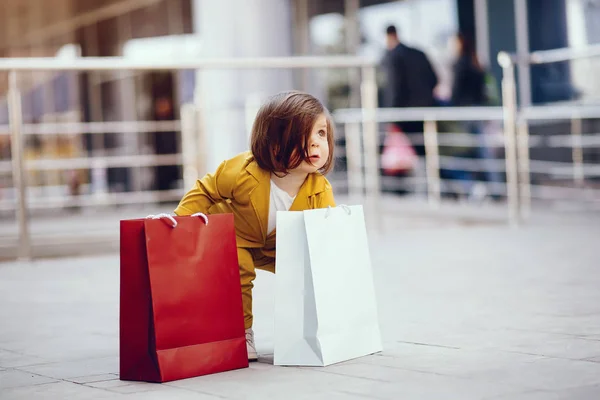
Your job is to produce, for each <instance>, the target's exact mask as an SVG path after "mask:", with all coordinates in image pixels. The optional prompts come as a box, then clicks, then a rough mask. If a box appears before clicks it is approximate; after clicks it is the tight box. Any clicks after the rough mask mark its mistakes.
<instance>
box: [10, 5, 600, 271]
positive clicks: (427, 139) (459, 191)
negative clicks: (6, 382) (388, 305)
mask: <svg viewBox="0 0 600 400" xmlns="http://www.w3.org/2000/svg"><path fill="white" fill-rule="evenodd" d="M0 5H1V7H0V57H2V59H0V228H1V229H0V238H1V240H0V259H11V258H14V257H17V256H19V255H20V256H23V257H30V256H32V255H54V254H72V253H76V252H78V251H79V252H81V251H83V249H85V248H88V249H89V248H90V246H92V245H93V246H96V245H98V243H101V242H102V243H109V244H111V245H112V246H113V247H114V246H115V243H116V239H118V238H116V234H115V233H116V232H117V229H118V228H117V225H116V222H115V221H118V220H119V219H122V218H125V217H144V216H145V215H146V214H147V213H151V212H155V211H157V210H160V211H162V212H171V211H172V209H173V208H174V206H175V205H176V203H177V201H178V200H179V199H180V198H181V197H182V195H183V194H184V193H185V192H186V191H187V190H188V189H189V188H190V187H191V185H192V183H193V181H194V179H196V178H198V177H199V176H201V175H203V174H204V173H206V172H209V171H212V170H213V169H214V168H215V167H216V166H217V165H218V163H219V162H220V161H221V160H223V159H225V158H228V157H231V156H233V155H235V154H236V153H238V152H241V151H244V150H246V149H247V147H248V135H249V130H250V126H251V123H252V119H253V117H254V114H255V112H256V110H257V108H258V107H259V105H260V104H261V102H262V101H263V100H264V99H265V98H266V97H267V96H269V95H271V94H274V93H276V92H278V91H281V90H288V89H299V90H304V91H308V92H310V93H312V94H314V95H316V96H317V97H319V98H321V99H322V100H323V101H324V103H325V104H326V105H327V107H328V108H329V109H330V110H331V112H332V114H333V116H334V119H335V121H336V157H337V159H336V167H335V170H334V171H333V172H332V173H331V175H330V176H329V178H330V180H331V181H332V183H333V185H334V186H335V190H336V192H337V194H338V196H339V197H340V198H341V199H345V198H346V196H348V198H349V199H350V200H352V201H356V202H363V201H365V202H367V203H369V202H370V203H369V204H372V205H374V207H377V204H378V203H377V202H378V201H379V198H380V197H382V196H383V197H384V198H385V199H386V204H392V203H393V204H405V203H406V202H409V203H410V204H416V205H418V206H420V205H423V206H427V207H431V208H432V209H439V208H440V206H441V205H442V204H444V205H445V204H454V205H460V206H461V207H466V208H468V209H469V210H472V211H473V212H475V213H477V212H481V215H486V213H488V214H490V213H494V212H497V213H498V215H502V218H506V219H507V221H508V222H511V223H512V224H519V223H522V222H523V221H525V220H526V219H527V218H528V216H529V215H530V214H531V212H532V211H533V212H535V210H552V211H553V212H554V211H564V210H582V211H583V212H592V213H596V212H598V210H600V207H599V206H600V181H599V179H598V178H599V177H600V150H599V148H600V57H598V56H600V48H599V46H600V25H599V24H598V22H599V21H600V0H397V1H386V0H219V1H216V0H86V1H75V0H43V1H42V0H0ZM500 52H507V53H508V54H509V60H510V61H509V62H508V64H506V65H505V66H504V69H503V68H502V66H501V65H500V64H499V62H498V54H499V53H500ZM91 57H94V60H97V59H96V57H111V59H110V61H107V62H104V63H103V62H102V60H99V61H98V63H97V64H96V65H98V68H96V69H94V68H93V67H89V65H88V67H84V65H85V64H83V62H84V61H85V59H86V58H91ZM265 57H266V58H265ZM272 57H277V59H274V58H272ZM296 57H299V58H296ZM307 57H310V58H307ZM238 58H239V59H247V58H265V59H264V61H262V64H261V66H260V67H253V66H252V65H251V63H249V64H248V65H245V66H240V65H238V67H236V68H223V67H222V65H223V63H225V64H227V60H229V59H238ZM281 58H284V59H289V60H288V63H287V64H286V65H285V66H282V65H283V64H281ZM28 59H30V60H29V61H28ZM215 59H219V60H221V64H219V65H220V66H217V67H210V61H211V60H213V61H214V60H215ZM307 60H308V61H307ZM94 62H96V61H94ZM165 62H167V63H171V64H172V66H173V68H163V67H161V68H160V70H152V66H153V65H164V63H165ZM179 62H181V65H177V63H179ZM36 63H37V64H36ZM186 63H187V64H186ZM270 63H271V64H272V65H271V64H270ZM42 64H43V65H45V66H47V67H44V68H42V67H41V66H40V65H42ZM186 65H187V66H193V68H192V67H190V68H186ZM513 73H514V76H513ZM503 82H504V84H503ZM373 108H377V109H378V111H377V112H376V113H375V114H366V113H365V112H364V111H365V109H373ZM369 115H371V116H370V117H369ZM380 193H382V194H383V195H382V196H380ZM350 200H349V201H350ZM390 202H392V203H390ZM402 202H405V203H402ZM490 210H495V211H490ZM82 244H83V245H82Z"/></svg>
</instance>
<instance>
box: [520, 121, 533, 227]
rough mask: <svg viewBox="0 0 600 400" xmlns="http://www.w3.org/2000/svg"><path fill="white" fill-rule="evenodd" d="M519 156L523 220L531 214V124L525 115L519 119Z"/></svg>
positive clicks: (521, 215) (521, 214)
mask: <svg viewBox="0 0 600 400" xmlns="http://www.w3.org/2000/svg"><path fill="white" fill-rule="evenodd" d="M517 157H518V164H519V181H520V186H519V194H520V201H521V207H520V217H521V220H526V219H528V218H529V216H530V214H531V178H530V166H529V125H528V123H527V119H526V118H525V116H522V117H521V118H520V119H519V123H518V127H517Z"/></svg>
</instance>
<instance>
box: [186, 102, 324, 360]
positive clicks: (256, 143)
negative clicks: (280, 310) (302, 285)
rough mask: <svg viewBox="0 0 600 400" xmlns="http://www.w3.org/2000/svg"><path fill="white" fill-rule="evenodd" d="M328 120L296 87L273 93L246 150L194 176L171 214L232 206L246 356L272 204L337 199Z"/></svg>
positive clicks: (269, 241)
mask: <svg viewBox="0 0 600 400" xmlns="http://www.w3.org/2000/svg"><path fill="white" fill-rule="evenodd" d="M333 148H334V144H333V123H332V121H331V116H330V114H329V112H328V111H327V109H326V108H325V107H324V106H323V104H322V103H321V102H320V101H319V100H317V99H316V98H315V97H313V96H311V95H309V94H306V93H302V92H296V91H292V92H284V93H280V94H277V95H275V96H273V97H271V98H270V99H269V100H268V101H267V102H266V103H265V104H263V106H262V107H261V108H260V110H259V111H258V114H257V116H256V119H255V121H254V125H253V126H252V137H251V151H250V152H245V153H242V154H240V155H238V156H236V157H234V158H232V159H230V160H226V161H224V162H223V163H222V164H221V165H220V166H219V167H218V168H217V170H216V172H215V173H214V174H207V175H206V176H205V177H204V178H202V179H200V180H198V181H197V182H196V185H195V186H194V188H193V189H192V190H190V191H189V192H188V193H187V194H186V195H185V196H184V197H183V199H182V200H181V202H180V203H179V205H178V207H177V209H176V210H175V214H177V215H179V216H183V215H191V214H194V213H197V212H202V213H205V214H219V213H233V215H234V220H235V231H236V239H237V251H238V261H239V264H240V279H241V285H242V302H243V307H244V321H245V327H246V344H247V349H248V359H249V360H251V361H254V360H256V359H257V354H256V347H255V345H254V332H253V331H252V287H253V283H252V281H253V280H254V278H255V277H256V272H255V268H260V269H263V270H266V271H270V272H273V273H274V272H275V226H276V221H275V217H276V215H277V211H302V210H307V209H314V208H326V207H328V206H332V207H333V206H335V202H334V199H333V191H332V189H331V185H330V184H329V182H328V181H327V179H326V178H325V176H324V174H325V173H327V172H328V171H329V170H330V169H331V168H332V166H333Z"/></svg>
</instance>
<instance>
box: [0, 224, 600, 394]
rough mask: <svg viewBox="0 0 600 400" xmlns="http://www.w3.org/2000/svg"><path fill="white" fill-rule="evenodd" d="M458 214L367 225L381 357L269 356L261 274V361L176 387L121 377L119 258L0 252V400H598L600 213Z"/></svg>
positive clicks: (267, 292) (267, 281)
mask: <svg viewBox="0 0 600 400" xmlns="http://www.w3.org/2000/svg"><path fill="white" fill-rule="evenodd" d="M452 221H456V220H450V219H448V218H446V219H444V217H443V216H439V217H438V218H431V217H430V216H429V217H428V216H417V215H416V214H415V215H413V218H412V219H411V218H408V219H407V218H405V217H401V216H399V215H386V218H384V222H385V223H386V229H385V231H384V233H380V234H376V233H372V234H371V236H370V239H371V254H372V259H373V269H374V275H375V284H376V289H377V295H378V303H379V318H380V323H381V329H382V335H383V340H384V351H383V353H381V354H378V355H374V356H370V357H364V358H360V359H357V360H353V361H351V362H346V363H342V364H338V365H334V366H330V367H326V368H291V367H286V368H282V367H275V366H273V365H272V355H271V354H272V348H273V346H272V339H273V321H272V316H273V301H274V297H273V296H274V276H272V275H269V274H267V273H264V274H262V273H261V274H259V276H258V278H257V281H256V289H255V314H256V322H255V331H256V341H257V345H258V349H259V352H260V354H261V359H260V362H258V363H253V364H251V366H250V368H248V369H244V370H238V371H233V372H227V373H221V374H216V375H210V376H204V377H198V378H193V379H187V380H181V381H176V382H171V383H167V384H149V383H132V382H122V381H120V380H119V379H118V289H119V283H118V274H119V258H118V254H117V253H115V252H111V253H109V254H106V255H103V256H87V257H79V258H58V259H46V260H40V261H34V262H31V263H25V262H9V263H2V264H0V321H1V322H0V399H3V400H8V399H27V400H30V399H113V398H114V399H136V398H139V399H188V398H189V399H194V400H201V399H219V398H221V399H269V398H274V399H280V398H285V399H365V398H373V399H389V400H392V399H393V400H396V399H403V400H404V399H419V400H425V399H436V400H437V399H452V400H455V399H459V400H469V399H499V400H504V399H511V400H512V399H515V400H556V399H565V400H567V399H568V400H577V399H586V400H587V399H590V400H594V399H599V398H600V246H599V243H600V242H599V239H600V217H599V216H598V215H587V216H586V215H583V216H581V215H562V216H556V215H548V216H543V217H538V218H536V219H534V221H532V223H531V224H529V225H528V226H526V227H524V228H521V229H518V230H517V229H511V228H508V227H507V226H505V225H504V224H503V223H500V222H499V221H496V220H493V219H492V220H483V221H482V220H470V221H471V223H465V222H464V221H465V219H462V220H461V221H463V222H462V223H454V222H452ZM473 221H478V222H477V223H475V222H473Z"/></svg>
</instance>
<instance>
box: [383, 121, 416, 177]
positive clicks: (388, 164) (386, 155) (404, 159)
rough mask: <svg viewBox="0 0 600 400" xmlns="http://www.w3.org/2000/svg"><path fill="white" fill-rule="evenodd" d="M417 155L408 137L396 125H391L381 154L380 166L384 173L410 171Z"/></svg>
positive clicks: (393, 173) (394, 173)
mask: <svg viewBox="0 0 600 400" xmlns="http://www.w3.org/2000/svg"><path fill="white" fill-rule="evenodd" d="M417 160H418V157H417V153H416V152H415V149H414V148H413V147H412V144H411V143H410V140H409V139H408V137H407V136H406V135H405V134H404V132H402V131H401V130H400V129H399V128H398V127H397V126H396V125H391V127H390V128H389V130H388V132H387V135H386V137H385V142H384V144H383V153H382V154H381V166H382V168H383V173H384V174H385V175H399V174H404V173H406V172H409V171H411V170H412V169H413V168H414V167H415V165H416V163H417Z"/></svg>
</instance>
